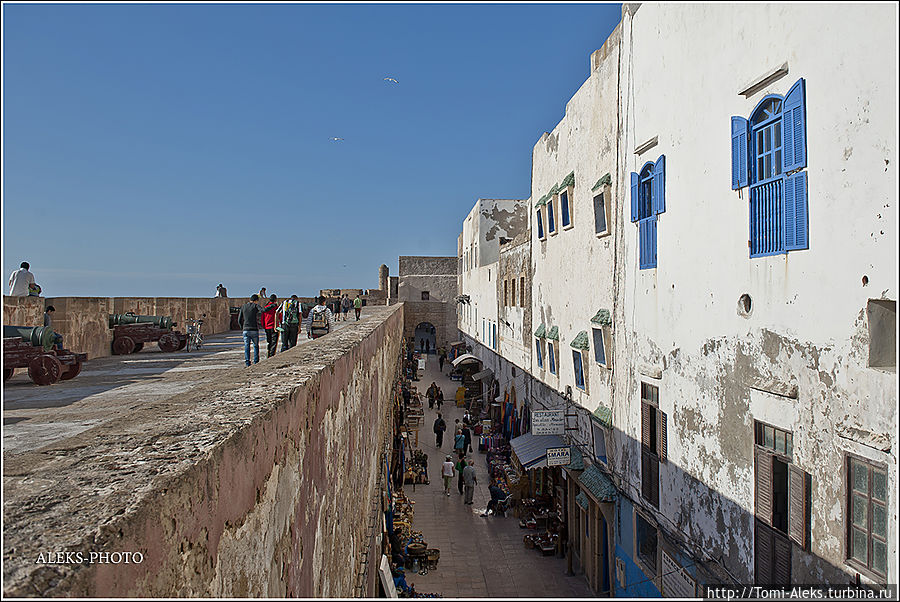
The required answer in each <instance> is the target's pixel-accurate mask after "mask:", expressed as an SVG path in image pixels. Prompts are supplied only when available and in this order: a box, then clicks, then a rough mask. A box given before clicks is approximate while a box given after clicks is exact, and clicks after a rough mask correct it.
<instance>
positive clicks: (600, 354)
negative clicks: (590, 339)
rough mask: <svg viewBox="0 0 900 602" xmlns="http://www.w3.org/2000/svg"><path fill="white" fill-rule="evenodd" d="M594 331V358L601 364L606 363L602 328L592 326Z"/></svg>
mask: <svg viewBox="0 0 900 602" xmlns="http://www.w3.org/2000/svg"><path fill="white" fill-rule="evenodd" d="M591 330H593V331H594V360H596V362H597V363H598V364H600V365H601V366H605V365H606V348H605V345H604V342H603V329H601V328H592V329H591Z"/></svg>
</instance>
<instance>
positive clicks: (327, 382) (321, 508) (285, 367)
mask: <svg viewBox="0 0 900 602" xmlns="http://www.w3.org/2000/svg"><path fill="white" fill-rule="evenodd" d="M369 311H370V312H371V314H372V315H374V316H375V317H376V319H370V320H367V321H366V322H364V323H360V324H359V325H358V326H356V327H355V328H353V329H350V328H347V329H343V330H341V331H338V332H335V333H333V334H331V335H329V336H328V337H324V338H322V339H319V340H316V341H314V342H312V343H310V344H308V345H303V346H300V347H295V348H294V349H291V350H289V351H287V352H282V353H280V354H279V356H278V357H280V358H281V359H280V360H279V362H278V363H277V365H269V363H266V364H265V365H264V364H259V365H256V366H253V367H251V368H247V369H244V368H240V369H235V370H233V372H231V373H229V374H227V375H225V376H223V377H222V378H221V379H218V380H217V382H216V383H214V384H213V383H210V384H203V385H199V386H198V387H196V388H194V389H193V390H192V391H191V392H190V393H189V394H182V395H178V396H175V397H171V398H167V399H165V400H163V401H159V402H150V403H149V404H145V405H142V406H140V407H138V408H136V409H135V410H134V411H133V412H132V413H130V414H129V415H128V416H126V417H123V418H122V419H117V420H114V421H111V422H109V423H105V424H103V425H102V426H98V427H95V428H93V429H89V430H87V431H84V432H82V433H80V434H78V435H76V436H74V437H72V438H70V439H66V440H64V441H62V442H59V443H55V444H52V445H49V446H47V447H45V448H42V449H40V450H37V451H35V452H30V453H25V454H20V455H17V456H14V457H11V458H7V459H6V461H5V463H4V471H5V472H4V477H3V478H4V483H3V488H4V524H3V529H4V546H5V547H4V550H3V554H4V557H3V559H4V562H3V565H4V566H3V570H4V595H6V596H39V597H55V596H79V597H80V596H91V597H232V596H233V597H351V596H353V595H354V587H355V586H356V585H357V584H358V577H357V574H358V573H359V571H360V561H361V559H362V553H363V550H365V549H367V548H368V547H369V544H370V541H369V535H370V534H369V531H368V524H369V521H370V520H371V519H372V518H373V516H372V514H371V509H372V505H371V504H372V501H373V497H374V496H377V495H380V489H379V487H378V485H377V479H378V475H379V472H380V471H381V466H382V464H383V457H382V452H383V450H384V447H383V444H384V442H385V440H386V439H385V438H386V436H389V433H388V431H387V429H389V426H390V415H389V411H388V410H389V408H390V402H391V397H390V391H391V387H392V383H393V378H394V375H395V373H396V368H397V358H398V354H399V351H400V342H401V333H402V324H403V308H402V306H400V307H390V308H389V307H379V308H372V309H371V310H369ZM49 551H55V552H65V551H70V552H78V551H81V552H83V553H84V554H85V557H87V554H88V553H89V552H90V551H98V552H100V551H104V552H114V551H119V552H125V551H130V552H141V553H142V554H143V555H144V560H143V562H142V563H140V564H134V563H132V564H87V563H81V564H78V563H76V564H68V563H64V564H42V563H38V562H36V560H37V559H38V557H39V553H41V552H44V553H47V552H49Z"/></svg>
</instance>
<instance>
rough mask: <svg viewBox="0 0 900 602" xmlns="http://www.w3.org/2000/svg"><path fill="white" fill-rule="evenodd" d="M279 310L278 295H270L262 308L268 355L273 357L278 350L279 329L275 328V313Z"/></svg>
mask: <svg viewBox="0 0 900 602" xmlns="http://www.w3.org/2000/svg"><path fill="white" fill-rule="evenodd" d="M277 311H278V297H276V296H275V295H274V294H273V295H270V296H269V302H268V303H267V304H266V306H265V307H264V308H263V310H262V321H263V328H265V329H266V344H267V349H266V357H267V358H268V357H272V356H273V355H275V352H276V351H278V331H277V330H275V326H276V321H277V320H276V319H275V313H276V312H277Z"/></svg>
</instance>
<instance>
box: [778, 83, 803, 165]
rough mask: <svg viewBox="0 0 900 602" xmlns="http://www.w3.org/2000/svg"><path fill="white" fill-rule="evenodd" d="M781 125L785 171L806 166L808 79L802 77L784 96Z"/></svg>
mask: <svg viewBox="0 0 900 602" xmlns="http://www.w3.org/2000/svg"><path fill="white" fill-rule="evenodd" d="M783 111H784V120H783V121H784V123H783V124H782V126H781V132H782V134H781V136H782V151H781V153H782V154H781V156H782V159H783V165H782V169H783V171H784V173H788V172H791V171H794V170H795V169H800V168H803V167H806V81H805V80H804V79H803V78H802V77H801V78H800V79H798V80H797V83H796V84H794V85H793V87H791V89H790V90H789V91H788V93H787V96H785V97H784V110H783Z"/></svg>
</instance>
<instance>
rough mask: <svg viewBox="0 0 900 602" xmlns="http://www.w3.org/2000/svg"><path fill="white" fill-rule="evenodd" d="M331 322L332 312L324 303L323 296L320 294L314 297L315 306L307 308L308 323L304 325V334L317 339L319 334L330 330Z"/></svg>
mask: <svg viewBox="0 0 900 602" xmlns="http://www.w3.org/2000/svg"><path fill="white" fill-rule="evenodd" d="M333 324H334V314H332V313H331V310H330V309H328V307H327V306H326V305H325V297H323V296H321V295H320V296H319V297H318V298H317V299H316V306H315V307H313V308H312V309H311V310H309V325H308V326H307V327H306V336H307V337H309V338H311V339H318V338H319V337H320V336H323V335H326V334H328V333H329V332H331V326H332V325H333Z"/></svg>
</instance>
